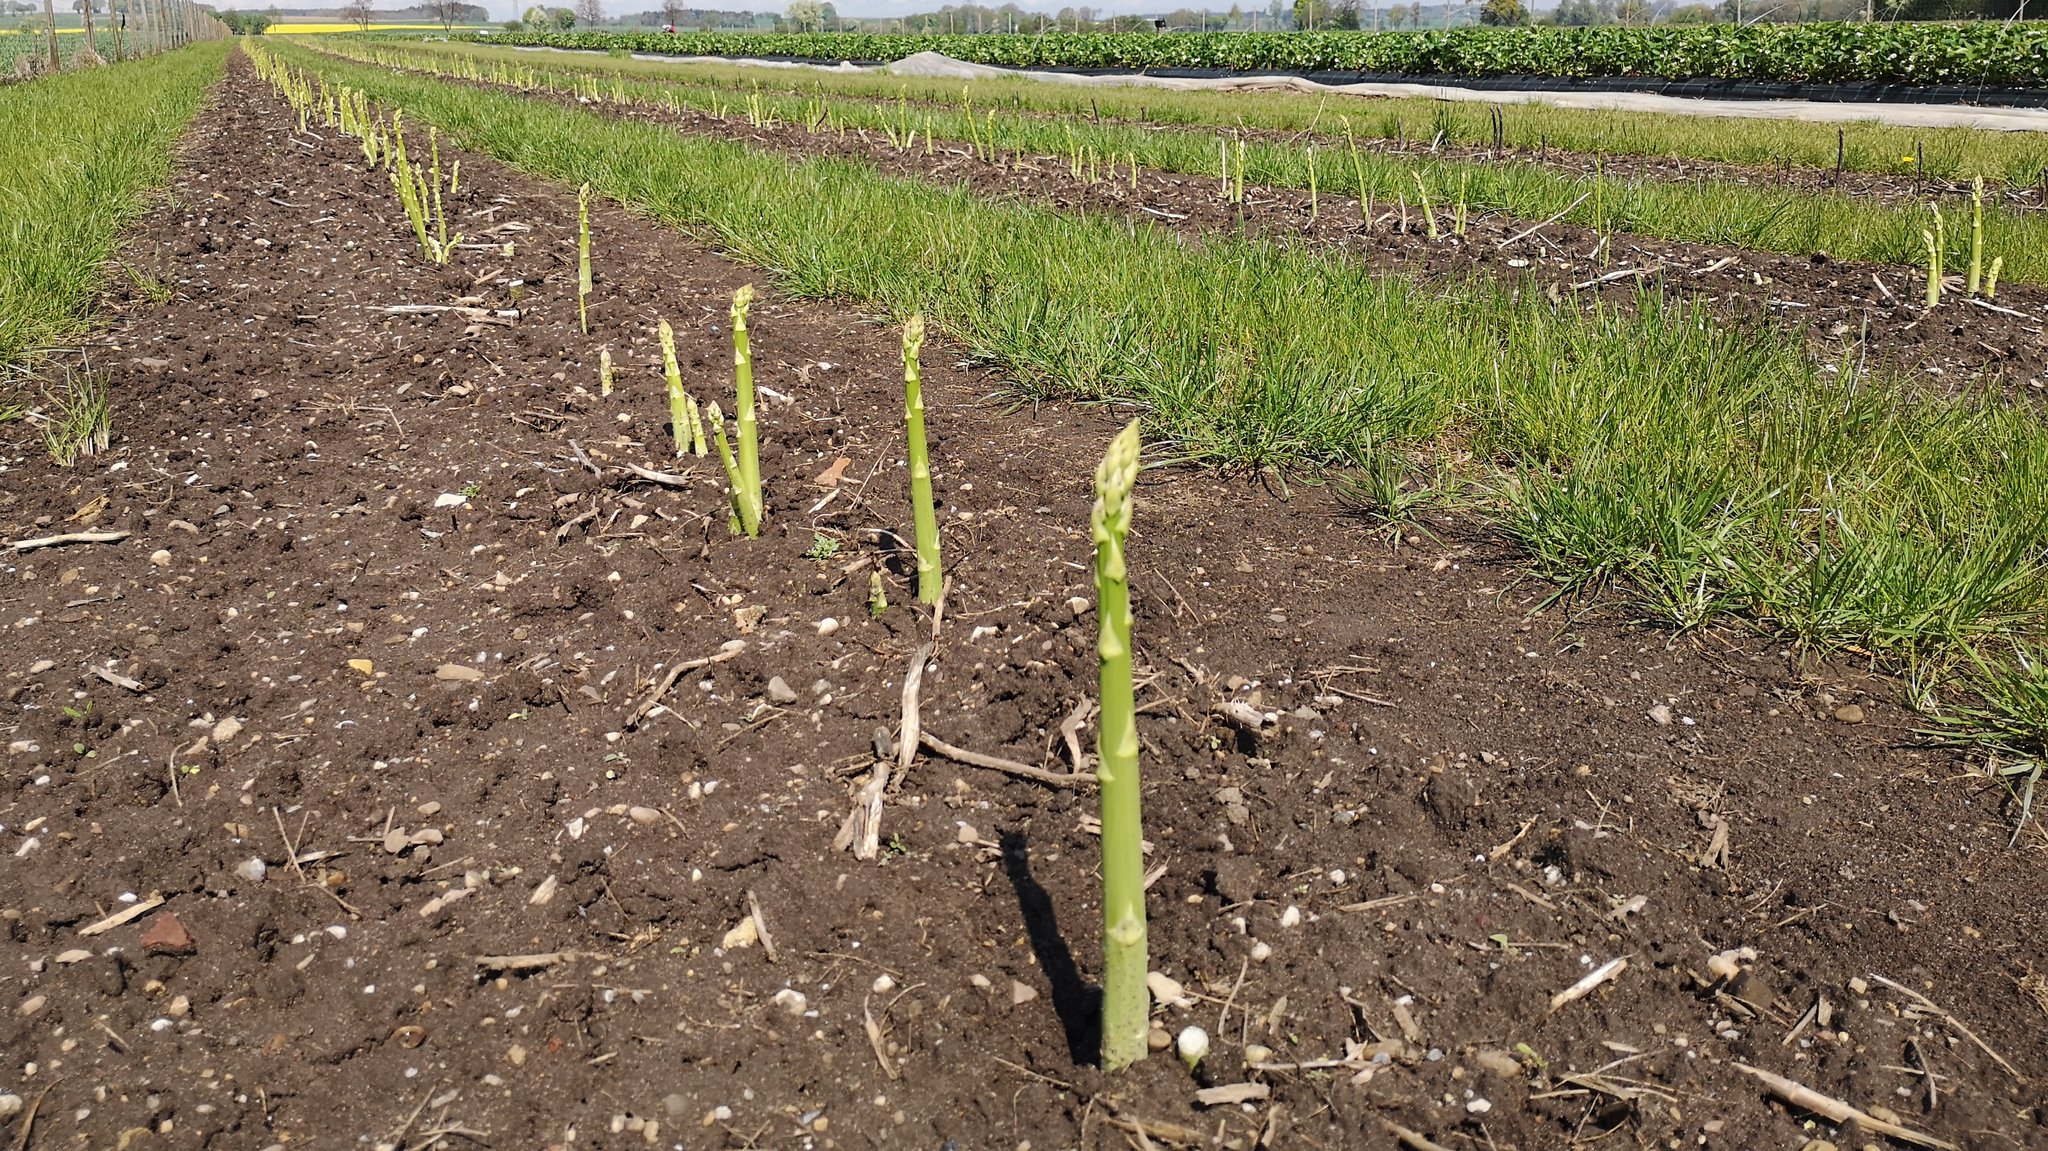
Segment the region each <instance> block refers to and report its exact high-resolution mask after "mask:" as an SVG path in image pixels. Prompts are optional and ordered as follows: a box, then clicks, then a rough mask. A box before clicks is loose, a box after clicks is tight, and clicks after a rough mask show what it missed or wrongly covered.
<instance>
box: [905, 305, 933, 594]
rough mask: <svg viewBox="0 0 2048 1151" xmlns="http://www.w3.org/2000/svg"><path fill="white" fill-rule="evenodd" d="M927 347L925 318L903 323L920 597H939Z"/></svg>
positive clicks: (906, 423) (912, 501)
mask: <svg viewBox="0 0 2048 1151" xmlns="http://www.w3.org/2000/svg"><path fill="white" fill-rule="evenodd" d="M922 347H924V317H923V316H912V317H910V322H909V323H907V324H905V325H903V411H904V423H905V425H906V426H907V428H908V431H909V439H910V511H911V517H912V518H913V519H914V520H915V521H916V527H917V598H918V601H919V602H921V603H937V602H938V599H939V581H940V572H939V516H938V512H937V511H936V510H934V509H933V507H932V462H931V455H930V454H929V453H928V452H926V451H925V443H924V384H923V381H922V379H921V378H920V374H919V368H918V362H917V353H918V350H919V349H920V348H922Z"/></svg>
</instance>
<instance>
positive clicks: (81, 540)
mask: <svg viewBox="0 0 2048 1151" xmlns="http://www.w3.org/2000/svg"><path fill="white" fill-rule="evenodd" d="M127 538H128V533H127V532H66V533H64V534H63V535H60V536H42V537H40V538H38V539H32V540H15V541H14V542H13V543H11V544H9V545H7V546H9V547H11V548H13V549H14V550H15V551H16V552H32V551H35V550H36V549H37V548H55V547H63V546H64V545H66V544H112V543H119V542H121V541H122V540H125V539H127Z"/></svg>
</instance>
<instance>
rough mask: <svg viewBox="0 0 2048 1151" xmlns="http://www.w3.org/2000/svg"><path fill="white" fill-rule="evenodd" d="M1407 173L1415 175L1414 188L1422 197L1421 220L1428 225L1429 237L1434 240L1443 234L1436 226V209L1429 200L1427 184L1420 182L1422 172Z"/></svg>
mask: <svg viewBox="0 0 2048 1151" xmlns="http://www.w3.org/2000/svg"><path fill="white" fill-rule="evenodd" d="M1409 174H1410V175H1412V176H1414V177H1415V190H1416V192H1417V193H1418V194H1419V195H1421V197H1422V219H1423V222H1425V223H1426V224H1428V225H1429V238H1430V239H1432V240H1434V239H1436V238H1437V237H1439V236H1441V235H1443V232H1442V231H1440V230H1438V228H1437V226H1436V209H1435V208H1434V207H1432V206H1431V205H1430V202H1429V185H1428V184H1425V183H1423V182H1422V173H1420V172H1411V173H1409Z"/></svg>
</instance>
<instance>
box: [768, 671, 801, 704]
mask: <svg viewBox="0 0 2048 1151" xmlns="http://www.w3.org/2000/svg"><path fill="white" fill-rule="evenodd" d="M768 702H769V703H777V704H782V703H795V702H796V691H795V689H793V688H791V687H790V686H789V683H788V681H786V680H784V679H783V678H782V677H781V676H779V675H778V676H776V677H774V678H773V679H770V680H769V681H768Z"/></svg>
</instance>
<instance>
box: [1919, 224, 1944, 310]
mask: <svg viewBox="0 0 2048 1151" xmlns="http://www.w3.org/2000/svg"><path fill="white" fill-rule="evenodd" d="M1920 238H1921V239H1922V240H1924V241H1926V242H1927V306H1928V307H1930V308H1932V307H1935V306H1937V305H1938V304H1940V303H1941V247H1940V246H1939V245H1938V244H1936V243H1935V241H1934V233H1933V232H1930V231H1928V230H1927V229H1925V228H1922V229H1920Z"/></svg>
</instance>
